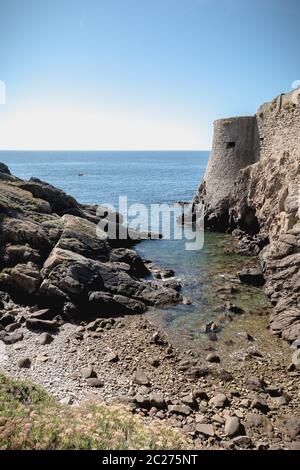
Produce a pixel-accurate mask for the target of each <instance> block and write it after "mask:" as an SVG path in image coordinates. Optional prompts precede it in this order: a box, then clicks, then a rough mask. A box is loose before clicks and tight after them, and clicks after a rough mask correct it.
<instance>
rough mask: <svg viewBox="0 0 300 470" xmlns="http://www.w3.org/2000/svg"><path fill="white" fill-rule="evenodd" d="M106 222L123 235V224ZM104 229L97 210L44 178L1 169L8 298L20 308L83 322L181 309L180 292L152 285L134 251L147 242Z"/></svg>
mask: <svg viewBox="0 0 300 470" xmlns="http://www.w3.org/2000/svg"><path fill="white" fill-rule="evenodd" d="M105 215H106V216H107V217H106V219H107V218H109V219H110V220H112V221H114V223H115V225H116V228H117V233H119V232H118V231H119V230H120V229H121V223H122V218H121V216H119V215H118V214H113V213H108V212H107V210H106V214H105ZM101 221H102V222H103V219H102V218H101V217H100V216H99V215H98V213H97V207H96V206H83V205H81V204H79V203H78V202H77V201H76V200H75V199H74V198H73V197H71V196H68V195H67V194H66V193H64V191H62V190H60V189H57V188H55V187H53V186H51V185H50V184H48V183H45V182H43V181H41V180H39V179H37V178H32V179H30V180H29V181H23V180H21V179H19V178H16V177H14V176H12V175H11V174H10V172H9V170H8V168H7V167H6V166H5V165H3V164H1V165H0V290H1V291H2V292H6V293H8V294H9V295H10V296H11V298H12V299H13V300H14V301H15V302H18V303H23V304H29V305H37V306H38V307H47V308H50V309H53V310H54V311H55V313H56V314H57V313H60V314H62V315H67V316H70V315H71V316H74V315H77V316H80V317H82V316H85V317H86V316H88V315H96V316H105V315H110V316H112V315H114V314H118V315H119V314H126V313H140V312H143V311H144V310H145V309H146V308H147V307H148V306H151V305H158V304H169V303H176V302H178V301H179V300H180V298H181V296H180V294H179V293H178V291H177V290H175V289H173V288H172V287H165V286H164V285H163V283H162V282H159V281H157V280H152V279H151V276H150V272H149V270H148V268H147V266H146V265H145V263H144V262H143V260H142V259H141V258H140V256H139V255H138V254H137V253H136V252H135V251H133V250H132V249H130V247H131V246H132V245H133V244H134V243H136V242H138V241H139V240H140V239H141V238H142V235H140V234H138V233H135V234H134V240H133V239H132V238H131V237H129V236H127V238H126V239H119V240H118V239H117V240H111V239H109V238H108V237H107V235H106V233H105V231H104V228H105V227H104V226H103V223H102V224H101V227H100V226H99V222H101ZM122 230H123V232H124V230H125V233H126V229H125V228H124V227H122ZM143 237H144V235H143ZM147 275H148V279H145V276H147ZM5 303H6V302H5V300H4V302H3V303H2V307H3V309H4V310H3V312H2V314H4V313H5ZM0 306H1V305H0ZM38 321H44V320H40V319H39V320H38Z"/></svg>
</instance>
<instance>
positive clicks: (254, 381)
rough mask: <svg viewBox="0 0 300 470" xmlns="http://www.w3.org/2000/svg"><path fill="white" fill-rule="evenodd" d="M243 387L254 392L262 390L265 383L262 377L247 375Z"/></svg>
mask: <svg viewBox="0 0 300 470" xmlns="http://www.w3.org/2000/svg"><path fill="white" fill-rule="evenodd" d="M245 388H246V389H247V390H253V391H254V392H263V391H264V388H265V383H264V381H263V379H260V378H258V377H249V378H248V379H247V380H246V383H245Z"/></svg>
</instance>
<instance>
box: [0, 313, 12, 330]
mask: <svg viewBox="0 0 300 470" xmlns="http://www.w3.org/2000/svg"><path fill="white" fill-rule="evenodd" d="M11 323H15V317H14V316H13V315H11V314H10V313H5V314H4V315H2V317H1V318H0V325H2V326H3V327H4V328H5V327H6V326H8V325H10V324H11Z"/></svg>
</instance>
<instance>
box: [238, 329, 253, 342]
mask: <svg viewBox="0 0 300 470" xmlns="http://www.w3.org/2000/svg"><path fill="white" fill-rule="evenodd" d="M239 336H240V337H241V338H243V339H245V340H246V341H254V338H253V336H251V335H250V334H249V333H247V332H246V331H241V332H240V333H239Z"/></svg>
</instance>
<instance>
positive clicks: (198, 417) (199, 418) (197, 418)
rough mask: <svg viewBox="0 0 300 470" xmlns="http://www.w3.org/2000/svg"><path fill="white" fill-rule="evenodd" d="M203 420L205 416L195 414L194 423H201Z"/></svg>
mask: <svg viewBox="0 0 300 470" xmlns="http://www.w3.org/2000/svg"><path fill="white" fill-rule="evenodd" d="M204 420H205V415H204V414H202V413H197V414H196V415H195V421H196V423H203V421H204Z"/></svg>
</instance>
